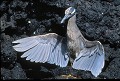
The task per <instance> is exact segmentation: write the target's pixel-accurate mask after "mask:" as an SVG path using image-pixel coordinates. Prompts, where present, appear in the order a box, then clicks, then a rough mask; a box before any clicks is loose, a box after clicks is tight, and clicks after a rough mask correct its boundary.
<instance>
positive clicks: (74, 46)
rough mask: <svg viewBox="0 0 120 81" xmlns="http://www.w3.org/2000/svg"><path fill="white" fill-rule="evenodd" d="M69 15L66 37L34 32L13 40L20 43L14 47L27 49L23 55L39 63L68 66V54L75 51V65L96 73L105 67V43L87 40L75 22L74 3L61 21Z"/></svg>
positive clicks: (75, 67)
mask: <svg viewBox="0 0 120 81" xmlns="http://www.w3.org/2000/svg"><path fill="white" fill-rule="evenodd" d="M66 19H69V20H68V24H67V37H66V38H64V37H61V36H59V35H57V34H55V33H48V34H45V35H38V36H32V37H27V38H23V39H19V40H16V41H14V42H13V43H19V44H18V45H15V46H13V48H14V49H15V50H16V51H18V52H24V54H23V55H22V56H21V57H22V58H24V57H26V60H30V61H31V62H36V63H37V62H41V63H45V62H47V63H50V64H56V65H58V66H60V67H66V66H67V64H68V61H69V59H71V57H69V56H71V55H72V54H73V55H74V56H75V58H73V59H74V61H73V65H72V67H73V68H74V69H81V70H87V71H91V73H92V74H93V75H94V76H96V77H97V76H98V75H99V74H100V73H101V70H102V68H103V67H104V58H105V57H104V56H105V55H104V48H103V46H102V44H101V43H100V42H99V41H88V40H87V39H85V38H84V36H83V35H82V33H81V32H80V30H79V28H78V27H77V25H76V13H75V9H74V8H73V7H69V8H68V9H67V10H66V11H65V16H64V18H63V19H62V21H61V23H64V21H65V20H66ZM70 51H72V52H70ZM69 52H70V54H69Z"/></svg>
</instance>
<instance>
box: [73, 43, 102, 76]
mask: <svg viewBox="0 0 120 81" xmlns="http://www.w3.org/2000/svg"><path fill="white" fill-rule="evenodd" d="M72 67H73V68H74V69H81V70H87V71H91V73H92V74H93V75H94V76H95V77H97V76H98V75H99V74H100V73H101V70H102V68H103V67H104V49H103V46H102V45H101V44H99V43H98V45H96V46H94V47H92V48H84V49H83V50H82V51H81V52H80V54H79V55H78V57H76V59H75V60H74V62H73V66H72Z"/></svg>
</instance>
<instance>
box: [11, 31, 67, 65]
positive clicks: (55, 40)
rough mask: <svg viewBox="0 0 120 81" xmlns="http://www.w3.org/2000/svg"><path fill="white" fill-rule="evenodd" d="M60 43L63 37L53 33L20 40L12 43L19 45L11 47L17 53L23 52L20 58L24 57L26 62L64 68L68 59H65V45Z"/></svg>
mask: <svg viewBox="0 0 120 81" xmlns="http://www.w3.org/2000/svg"><path fill="white" fill-rule="evenodd" d="M62 42H63V37H61V36H58V35H57V34H55V33H49V34H45V35H38V36H32V37H26V38H22V39H19V40H16V41H13V42H12V43H19V44H17V45H15V46H13V48H14V49H15V50H16V51H18V52H24V54H23V55H22V56H21V57H22V58H24V57H26V60H30V62H36V63H37V62H40V63H45V62H47V63H50V64H56V65H58V66H61V67H65V66H67V64H68V60H69V58H67V59H65V57H66V56H67V55H66V51H67V49H66V45H67V44H66V43H62ZM63 48H64V49H63ZM59 50H60V51H59Z"/></svg>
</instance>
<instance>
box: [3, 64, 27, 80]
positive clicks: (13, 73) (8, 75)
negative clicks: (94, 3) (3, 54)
mask: <svg viewBox="0 0 120 81" xmlns="http://www.w3.org/2000/svg"><path fill="white" fill-rule="evenodd" d="M1 76H2V78H1V79H3V80H9V79H27V77H26V74H25V72H24V70H23V69H22V68H21V65H20V64H19V63H16V64H15V67H14V68H13V69H11V70H9V69H6V68H1Z"/></svg>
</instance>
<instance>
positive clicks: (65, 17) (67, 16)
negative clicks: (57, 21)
mask: <svg viewBox="0 0 120 81" xmlns="http://www.w3.org/2000/svg"><path fill="white" fill-rule="evenodd" d="M68 18H69V15H68V14H66V15H65V16H64V17H63V19H62V20H61V24H62V23H64V22H65V20H66V19H68Z"/></svg>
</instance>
